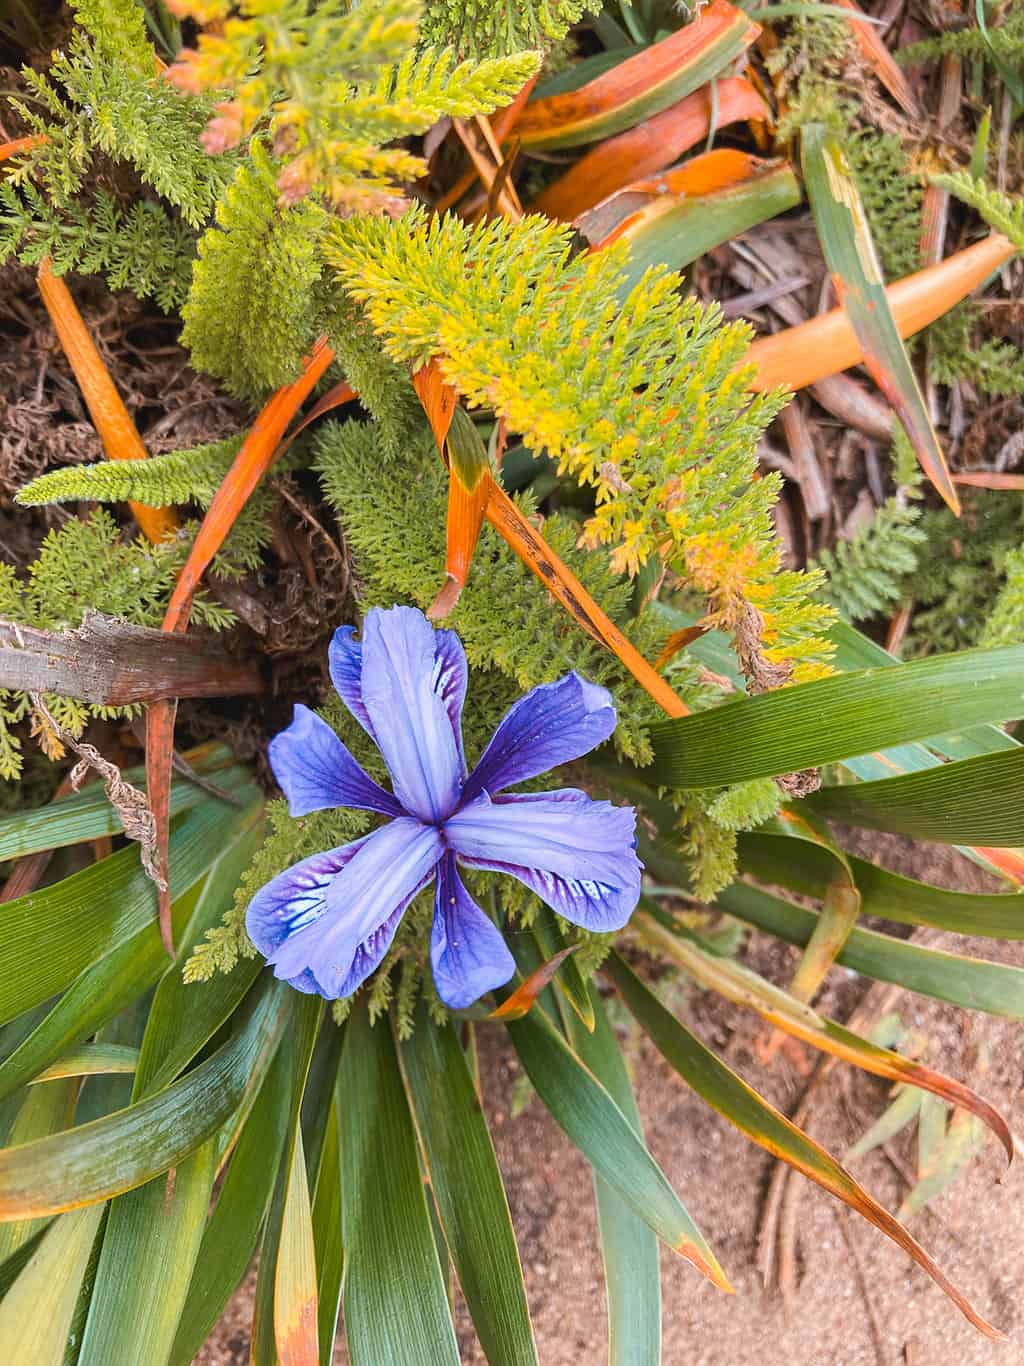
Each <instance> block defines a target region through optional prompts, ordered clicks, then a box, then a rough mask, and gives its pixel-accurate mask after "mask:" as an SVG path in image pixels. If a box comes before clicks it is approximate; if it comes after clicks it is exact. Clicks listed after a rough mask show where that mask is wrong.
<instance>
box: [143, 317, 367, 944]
mask: <svg viewBox="0 0 1024 1366" xmlns="http://www.w3.org/2000/svg"><path fill="white" fill-rule="evenodd" d="M333 359H334V352H333V350H332V349H331V347H330V346H328V344H327V340H326V338H325V337H320V338H319V339H318V340H317V342H316V344H315V345H314V347H313V350H312V352H311V354H310V355H309V356H308V357H307V358H306V360H305V361H304V362H303V365H304V369H303V373H302V374H301V375H300V376H299V378H298V379H296V380H293V381H292V383H291V384H286V385H284V386H283V387H282V388H280V389H278V391H277V393H275V394H274V395H272V397H271V398H270V399H269V400H268V402H267V403H266V404H265V406H264V408H263V410H262V412H261V413H260V414H259V416H258V417H257V419H256V421H255V422H254V423H253V425H252V427H251V429H250V431H249V435H248V436H247V437H246V438H245V440H244V441H243V443H242V446H241V449H240V450H239V452H238V454H237V455H236V456H235V459H234V461H233V463H232V465H231V468H230V469H229V470H228V472H227V474H226V475H225V476H224V480H223V482H222V484H221V486H220V488H219V489H218V490H217V492H216V494H215V495H214V498H213V502H212V503H211V504H210V506H209V508H208V509H207V511H206V515H205V517H204V518H203V521H202V525H201V526H200V528H199V532H198V534H197V536H196V539H195V541H194V542H193V544H192V550H191V552H190V553H189V557H188V560H187V561H186V563H185V566H184V568H183V569H182V571H181V574H180V575H179V576H178V582H177V584H176V585H175V588H174V592H173V593H172V595H171V601H170V603H169V605H168V607H167V611H166V613H165V615H164V620H163V627H162V629H163V630H164V631H184V630H186V629H187V627H188V622H189V617H190V615H191V612H192V600H193V598H194V597H195V592H196V589H197V588H198V586H199V580H200V578H201V577H202V575H203V573H204V572H205V570H206V568H207V566H208V565H209V563H210V561H211V560H212V559H213V557H214V555H216V553H217V551H218V550H219V549H220V547H221V546H222V545H223V544H224V539H225V537H226V536H227V534H228V532H229V531H230V530H231V528H232V526H234V524H235V521H236V520H237V518H238V514H239V513H240V512H241V511H242V509H243V507H244V506H245V504H246V503H247V502H248V500H249V498H250V497H251V496H252V493H253V492H254V490H255V488H256V486H257V484H258V483H259V481H260V479H261V478H262V477H263V475H264V474H265V473H266V471H267V469H269V467H270V465H271V464H272V463H273V461H274V458H275V457H276V455H277V454H278V453H279V451H280V450H281V440H282V437H283V436H284V433H285V429H286V428H287V426H288V424H289V423H290V422H291V420H292V418H293V417H294V416H295V414H296V412H297V411H298V410H299V408H300V407H301V405H302V404H303V403H304V402H305V400H306V399H307V398H308V397H309V394H310V393H311V391H312V389H313V387H314V386H315V385H316V384H317V382H318V381H319V380H320V379H321V378H322V376H323V374H324V372H325V371H326V369H327V367H328V366H329V365H330V363H331V361H332V360H333ZM345 390H346V391H347V393H345V394H344V397H345V398H346V399H347V398H349V397H354V394H353V392H352V391H348V389H347V386H345ZM335 392H336V393H337V392H338V391H337V390H336V391H335ZM176 712H177V703H176V702H175V701H174V700H173V699H169V700H167V701H164V702H156V703H154V704H153V705H152V706H151V707H150V708H149V709H148V711H147V713H146V792H147V795H148V797H149V804H150V809H151V810H152V812H153V816H154V818H155V820H156V866H157V871H158V873H159V875H160V877H161V879H162V880H163V882H164V884H165V886H164V887H162V888H160V889H159V896H158V905H159V920H160V933H161V936H162V938H163V941H164V945H165V947H166V948H167V951H168V953H170V955H171V957H173V956H174V944H173V939H172V936H171V903H170V893H169V892H168V891H167V888H166V883H167V852H168V843H169V839H170V801H171V773H172V768H173V763H174V719H175V714H176Z"/></svg>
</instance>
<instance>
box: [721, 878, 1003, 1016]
mask: <svg viewBox="0 0 1024 1366" xmlns="http://www.w3.org/2000/svg"><path fill="white" fill-rule="evenodd" d="M717 902H718V905H719V906H721V908H722V910H723V911H728V913H729V914H730V915H734V916H736V917H737V919H739V920H745V921H746V922H747V924H748V925H756V926H757V927H758V928H759V929H762V930H767V932H768V933H769V934H774V935H775V936H776V937H777V938H779V939H782V940H785V942H786V943H787V944H806V943H807V941H808V939H810V937H811V933H812V931H813V929H814V923H815V920H816V918H817V917H816V916H815V913H814V912H813V911H809V910H807V909H806V908H805V907H803V906H797V905H795V904H794V903H793V902H792V901H786V900H784V899H783V898H782V897H778V896H772V895H770V893H768V892H762V891H760V890H759V889H758V888H756V887H748V886H746V885H745V884H744V883H739V882H737V883H734V884H733V886H732V887H727V888H726V889H725V891H724V892H719V894H718V897H717ZM837 961H838V962H839V963H842V964H843V966H844V967H848V968H853V970H854V971H855V972H860V973H863V975H864V976H865V977H874V978H876V979H877V980H878V981H881V982H895V983H896V985H897V986H901V987H906V989H907V990H908V991H917V992H920V993H921V995H922V996H934V997H935V999H936V1000H939V1001H948V1002H949V1003H950V1004H951V1005H956V1006H963V1007H964V1008H965V1009H967V1010H984V1011H986V1012H987V1013H988V1014H990V1015H1005V1016H1007V1017H1008V1018H1009V1019H1011V1020H1022V1019H1024V969H1021V968H1013V967H1007V966H1005V965H1004V964H1002V963H988V962H985V960H984V959H981V958H968V957H966V956H965V955H962V954H956V953H945V952H943V951H942V950H940V949H925V948H921V947H919V946H918V945H917V944H908V943H906V942H905V941H904V940H902V939H892V938H891V937H890V936H889V935H886V934H878V933H877V932H876V931H874V930H862V929H855V930H854V931H853V932H852V933H851V935H850V937H849V939H848V940H847V941H846V944H845V945H844V947H843V950H842V952H841V953H840V955H839V957H838V959H837Z"/></svg>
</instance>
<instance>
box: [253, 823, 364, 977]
mask: <svg viewBox="0 0 1024 1366" xmlns="http://www.w3.org/2000/svg"><path fill="white" fill-rule="evenodd" d="M368 839H369V836H368V835H365V836H364V837H363V838H362V839H358V840H353V841H352V843H351V844H345V845H342V846H341V848H340V849H326V850H324V852H323V853H322V854H313V856H312V857H311V858H305V859H302V861H301V862H299V863H294V864H292V866H291V867H290V868H286V869H285V870H284V872H283V873H278V875H277V877H275V878H273V879H272V880H271V881H270V882H268V883H267V884H266V886H265V887H261V888H260V890H259V891H258V892H257V893H256V895H255V896H254V897H253V899H252V901H250V902H249V907H248V909H247V910H246V913H245V929H246V933H247V934H248V936H249V938H250V939H251V940H252V942H253V943H254V944H255V945H256V947H257V948H258V949H259V951H260V953H261V954H262V955H263V956H264V958H271V959H272V958H273V956H274V954H275V953H276V952H277V950H278V949H279V948H280V947H281V945H282V944H283V943H284V942H285V941H286V940H287V939H288V938H289V936H290V935H292V934H297V933H298V931H299V930H302V929H305V928H306V927H307V926H309V925H313V924H315V923H316V922H317V921H318V920H319V919H320V917H321V916H322V915H323V914H324V912H325V911H326V909H327V901H326V896H327V888H328V886H329V885H330V884H331V883H332V882H333V881H334V879H335V878H336V877H337V875H338V874H339V873H340V872H341V870H342V868H344V867H345V865H346V864H347V863H348V862H349V860H350V859H352V858H354V857H355V855H356V854H357V853H358V852H359V850H360V849H361V848H362V846H363V845H364V844H365V843H366V841H367V840H368ZM286 980H287V981H289V982H290V983H291V985H292V986H293V987H298V989H299V990H300V991H305V992H315V991H317V990H318V987H317V984H316V978H315V977H314V976H313V974H312V973H311V972H309V971H308V970H304V971H302V972H300V973H299V974H297V976H295V977H290V978H288V979H286Z"/></svg>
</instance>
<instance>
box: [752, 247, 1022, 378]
mask: <svg viewBox="0 0 1024 1366" xmlns="http://www.w3.org/2000/svg"><path fill="white" fill-rule="evenodd" d="M1016 251H1017V249H1016V247H1015V246H1014V245H1013V243H1012V242H1010V241H1009V240H1008V239H1007V238H1005V237H1003V235H1002V234H1001V233H992V234H991V235H990V236H988V237H986V238H984V239H983V240H982V241H980V242H975V243H974V245H973V246H970V247H966V248H965V249H964V250H963V251H958V252H956V253H955V254H954V255H953V256H947V258H946V259H945V260H944V261H943V262H942V263H941V264H940V265H937V266H929V267H928V269H927V270H919V271H917V272H916V273H915V274H914V275H907V276H906V277H905V278H904V279H902V280H897V281H896V282H895V283H894V284H891V285H889V286H888V288H887V289H886V291H885V296H886V298H887V299H888V301H889V308H890V310H891V312H892V316H893V319H894V320H895V323H896V327H897V329H898V331H899V334H900V336H901V337H904V338H906V337H912V336H913V335H914V333H915V332H920V331H921V329H922V328H923V327H927V326H928V324H929V323H933V322H934V321H935V319H936V318H941V317H942V315H943V314H944V313H948V312H949V310H950V309H951V308H953V307H954V305H956V304H958V303H960V301H961V300H962V299H966V298H967V296H968V294H970V293H972V292H973V291H974V290H975V289H977V287H978V286H979V285H981V284H983V283H984V282H985V280H987V279H988V277H989V276H990V275H991V274H992V273H993V271H996V270H998V269H999V267H1000V266H1004V265H1005V264H1006V263H1007V261H1009V260H1012V258H1013V257H1014V255H1016ZM863 360H864V352H863V349H862V347H861V344H860V341H859V340H858V337H857V333H856V332H855V331H854V329H853V324H852V323H851V322H850V319H849V318H848V317H847V315H846V312H845V310H844V309H842V308H835V309H833V310H832V311H831V312H830V313H822V314H820V315H819V316H818V317H817V318H811V319H810V320H809V321H808V322H805V323H800V324H799V325H798V326H796V327H789V328H787V329H786V330H785V331H784V332H777V333H776V334H775V335H774V336H773V337H760V338H758V340H757V341H755V342H754V343H753V345H752V346H751V348H750V350H749V351H748V352H747V355H746V358H745V364H752V365H754V366H756V373H755V375H754V377H753V379H752V381H751V387H752V388H753V389H756V390H765V389H778V388H783V389H805V388H806V387H807V386H808V385H809V384H816V383H817V382H818V380H821V379H826V378H827V377H828V376H829V375H836V374H838V373H839V372H840V371H841V370H848V369H849V368H850V366H852V365H860V364H861V363H862V362H863Z"/></svg>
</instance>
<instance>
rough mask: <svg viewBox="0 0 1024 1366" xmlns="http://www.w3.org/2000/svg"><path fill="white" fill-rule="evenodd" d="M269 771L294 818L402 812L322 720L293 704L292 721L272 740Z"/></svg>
mask: <svg viewBox="0 0 1024 1366" xmlns="http://www.w3.org/2000/svg"><path fill="white" fill-rule="evenodd" d="M269 753H270V767H271V768H272V769H273V770H274V777H275V778H276V779H277V783H278V786H279V787H280V789H281V791H282V792H283V793H284V795H285V796H286V797H287V798H288V811H289V814H290V815H292V816H308V815H309V813H310V812H311V811H324V810H327V809H328V808H330V807H334V806H351V807H355V808H357V809H358V810H360V811H377V812H379V813H380V814H381V815H382V816H401V815H402V808H401V806H400V805H399V803H398V801H397V799H396V798H395V797H393V796H392V795H391V793H390V792H385V790H384V788H382V787H381V786H380V785H379V783H375V782H374V781H373V779H372V778H371V777H370V775H369V774H368V773H366V772H365V771H364V770H363V768H362V767H361V766H360V765H359V764H358V763H356V761H355V759H353V757H352V755H351V754H350V753H349V752H348V750H347V749H346V748H345V746H344V745H343V744H342V742H341V741H340V740H339V739H338V737H337V736H336V735H335V733H334V731H333V730H331V728H330V726H329V725H328V724H327V722H326V721H321V719H320V717H319V716H317V714H316V712H313V711H310V709H309V708H308V707H304V706H303V705H302V703H301V702H299V703H296V706H295V719H294V720H293V721H292V723H291V725H290V726H289V727H288V729H287V730H283V731H282V732H281V733H280V735H275V736H274V738H273V740H271V742H270V751H269Z"/></svg>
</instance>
